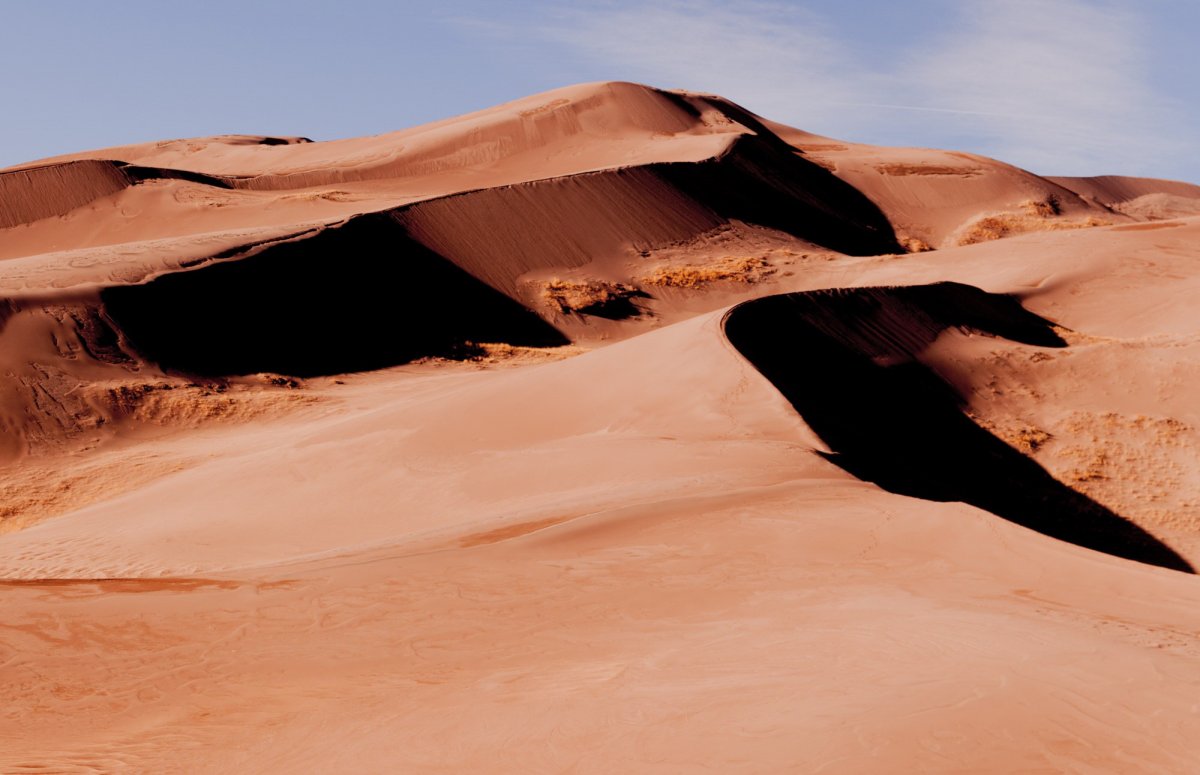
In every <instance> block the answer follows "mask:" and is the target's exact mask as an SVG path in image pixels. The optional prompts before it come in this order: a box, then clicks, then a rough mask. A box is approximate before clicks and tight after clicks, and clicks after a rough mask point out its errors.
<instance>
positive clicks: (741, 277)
mask: <svg viewBox="0 0 1200 775" xmlns="http://www.w3.org/2000/svg"><path fill="white" fill-rule="evenodd" d="M773 274H775V267H773V266H772V265H771V263H770V262H769V261H767V259H766V258H764V257H762V256H726V257H725V258H723V259H721V260H720V261H717V262H715V263H711V264H702V265H694V264H681V265H677V266H664V267H660V268H659V269H657V270H655V271H654V272H653V273H652V274H649V275H647V276H645V277H643V278H641V281H642V282H643V283H645V284H646V285H657V286H660V287H664V288H685V289H688V290H695V289H697V288H703V287H704V286H706V285H708V284H710V283H715V282H722V281H734V282H740V283H757V282H761V281H762V280H764V279H766V278H767V277H770V276H771V275H773Z"/></svg>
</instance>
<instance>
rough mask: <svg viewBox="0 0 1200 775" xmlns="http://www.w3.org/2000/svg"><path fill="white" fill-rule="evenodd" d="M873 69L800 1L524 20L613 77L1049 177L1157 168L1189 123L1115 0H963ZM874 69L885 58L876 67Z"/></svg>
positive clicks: (583, 9)
mask: <svg viewBox="0 0 1200 775" xmlns="http://www.w3.org/2000/svg"><path fill="white" fill-rule="evenodd" d="M948 7H950V8H953V11H952V12H950V13H948V14H946V15H945V16H944V17H940V18H938V19H936V20H931V21H936V23H931V24H930V30H929V33H928V34H926V35H922V36H921V37H920V38H919V40H906V39H905V38H903V36H897V38H896V41H895V42H893V43H890V44H889V48H888V50H887V51H886V52H885V54H886V56H885V57H882V58H876V59H875V62H876V63H875V64H869V63H867V62H866V61H865V60H864V59H863V58H862V57H859V56H856V52H857V51H858V50H859V49H858V48H857V41H855V40H854V39H853V38H852V37H849V36H848V35H847V34H846V33H844V32H843V33H841V34H839V33H838V32H837V31H836V29H843V30H844V29H845V25H844V21H845V20H844V19H842V20H841V21H843V25H842V27H840V28H835V27H834V25H833V24H832V21H833V20H832V19H828V18H825V17H822V16H821V15H818V14H816V13H815V12H813V11H811V10H806V9H805V8H804V7H800V6H797V5H796V4H795V3H790V4H786V5H785V4H781V3H776V2H751V3H738V4H736V6H735V5H732V4H723V3H717V2H714V1H713V0H695V1H694V2H687V3H683V2H666V3H663V2H634V1H631V0H626V1H625V2H607V3H584V4H583V5H581V6H576V7H575V8H574V9H572V10H565V11H558V12H552V13H548V14H547V15H546V16H545V17H543V19H542V21H540V22H537V23H533V24H527V25H522V30H523V33H524V34H528V33H529V32H530V30H532V32H533V34H534V35H535V36H537V37H538V38H540V39H541V40H543V41H550V42H552V43H555V44H557V45H558V46H559V47H561V48H562V49H564V50H565V51H566V52H568V53H569V55H570V56H573V57H574V58H576V59H577V60H583V61H588V62H591V63H592V64H593V65H595V66H597V67H604V68H606V70H605V71H606V72H611V73H613V75H614V76H616V77H622V78H630V79H633V80H641V81H645V82H649V83H653V84H655V85H662V86H674V87H683V88H692V89H699V90H705V91H713V92H717V93H720V94H722V95H724V96H726V97H729V98H730V99H733V100H736V101H738V102H741V103H742V104H744V105H746V106H747V107H749V108H751V109H752V110H755V111H757V112H759V113H762V114H764V115H766V116H768V117H770V118H775V119H778V120H782V121H786V122H789V123H793V124H795V125H797V126H800V127H802V128H806V129H811V130H813V131H818V132H822V133H826V134H831V135H835V136H837V135H840V136H843V137H845V138H846V139H866V140H871V141H875V142H892V143H921V144H926V145H951V146H957V147H962V148H966V149H969V150H975V151H978V152H982V153H987V154H990V155H994V156H997V157H1000V158H1002V159H1004V160H1006V161H1012V162H1015V163H1017V164H1021V165H1023V166H1027V167H1030V168H1033V169H1036V170H1039V171H1043V172H1050V173H1056V172H1061V173H1081V172H1084V171H1095V172H1110V171H1124V172H1133V171H1139V170H1140V171H1154V170H1161V169H1162V168H1163V166H1164V164H1166V161H1167V160H1168V159H1169V158H1172V156H1173V154H1175V153H1177V152H1178V151H1179V150H1180V149H1181V147H1182V145H1183V142H1182V140H1183V138H1182V134H1181V133H1182V132H1183V129H1182V128H1181V126H1184V124H1183V122H1181V121H1180V119H1179V116H1178V115H1177V111H1176V110H1175V109H1174V107H1173V106H1172V105H1171V103H1170V101H1169V100H1168V99H1166V98H1165V97H1164V96H1163V95H1161V94H1160V93H1159V92H1158V90H1157V89H1156V88H1155V86H1154V84H1153V83H1152V82H1151V79H1150V78H1149V76H1148V75H1147V72H1148V71H1147V67H1146V59H1147V49H1146V47H1147V42H1146V41H1147V37H1146V35H1145V23H1144V21H1143V20H1142V19H1141V18H1139V16H1138V15H1137V13H1136V11H1134V10H1131V6H1130V5H1129V4H1127V3H1120V4H1118V3H1116V2H1113V1H1112V0H961V1H960V2H957V3H955V4H954V5H953V6H948ZM879 61H884V62H886V63H887V64H884V65H880V64H878V62H879Z"/></svg>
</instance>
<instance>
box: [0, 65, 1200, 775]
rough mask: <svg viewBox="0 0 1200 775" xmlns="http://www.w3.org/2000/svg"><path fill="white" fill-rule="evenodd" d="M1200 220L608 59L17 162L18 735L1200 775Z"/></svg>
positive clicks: (1199, 195) (91, 756) (9, 195)
mask: <svg viewBox="0 0 1200 775" xmlns="http://www.w3.org/2000/svg"><path fill="white" fill-rule="evenodd" d="M1197 266H1200V188H1197V187H1195V186H1191V185H1189V184H1185V183H1177V182H1173V181H1163V180H1153V179H1145V178H1120V177H1113V176H1100V177H1095V178H1063V177H1044V176H1041V175H1038V174H1036V173H1035V172H1031V171H1027V170H1022V169H1019V168H1016V167H1013V166H1011V165H1008V164H1005V163H1003V162H1001V161H998V160H993V159H988V158H985V157H981V156H977V155H972V154H965V153H960V152H956V151H940V150H931V149H915V148H887V147H878V146H868V145H862V144H857V143H853V142H848V141H843V140H836V139H832V138H826V137H820V136H817V135H813V134H810V133H807V132H805V131H803V130H801V129H796V128H792V127H787V126H784V125H781V124H778V123H775V122H772V121H771V120H769V119H768V118H764V117H760V116H756V115H754V114H752V113H750V112H749V111H747V110H745V109H743V108H741V107H740V106H738V105H737V104H735V103H733V102H730V101H729V100H726V99H724V98H722V97H718V96H715V95H707V94H699V93H692V92H682V91H669V90H662V89H656V88H653V87H649V86H643V85H640V84H632V83H625V82H602V83H591V84H581V85H577V86H570V87H565V88H563V89H557V90H554V91H551V92H547V93H544V94H538V95H532V96H530V97H527V98H524V99H521V100H517V101H515V102H512V103H507V104H505V105H499V106H496V107H494V108H490V109H487V110H483V111H479V112H477V113H473V114H469V115H466V116H460V117H455V118H450V119H446V120H444V121H439V122H435V123H433V124H429V125H426V126H421V127H414V128H411V129H405V130H401V131H398V132H392V133H388V134H383V135H377V136H374V137H366V138H356V139H349V140H336V141H325V142H313V141H311V140H308V139H307V138H303V137H264V136H255V135H228V136H221V137H207V138H193V139H179V140H168V141H163V142H158V143H145V144H140V145H130V146H122V147H118V148H109V149H100V150H96V151H87V152H83V153H79V154H72V155H68V156H62V157H56V158H54V159H45V160H40V161H35V162H30V163H28V164H23V165H19V166H17V167H13V168H9V169H7V170H0V431H2V435H0V467H2V468H3V470H4V472H5V478H4V481H3V482H2V483H0V590H2V592H3V595H4V603H5V611H6V616H5V621H4V622H3V626H0V665H3V669H2V670H0V688H2V689H3V691H4V696H5V697H6V699H7V700H8V707H9V710H8V711H6V713H5V714H4V715H3V717H2V720H0V740H3V741H4V743H5V744H4V745H2V746H0V770H3V771H5V772H7V771H14V772H22V771H55V772H58V771H63V772H72V771H79V772H109V771H156V772H157V771H163V772H175V771H179V772H229V771H244V770H251V771H256V772H295V771H395V770H400V771H406V772H409V771H411V772H423V771H513V772H517V771H520V772H529V771H565V770H574V771H581V772H592V771H597V772H609V771H638V772H643V771H646V772H655V771H662V772H681V771H693V770H714V769H715V770H720V771H745V772H763V771H806V772H810V771H811V772H815V771H821V772H831V773H837V772H846V773H854V772H881V771H905V772H910V771H911V772H916V771H920V772H963V771H972V772H1014V771H1095V772H1106V771H1121V772H1145V773H1162V772H1181V773H1182V772H1189V771H1191V768H1193V767H1194V764H1195V751H1194V744H1193V742H1192V741H1194V740H1195V739H1197V737H1200V722H1197V719H1196V714H1195V712H1194V711H1195V708H1194V705H1195V701H1194V696H1193V695H1194V692H1192V691H1191V690H1190V687H1191V686H1193V685H1194V684H1195V682H1196V680H1198V679H1200V674H1198V672H1197V667H1196V665H1197V664H1198V663H1197V661H1196V656H1197V655H1198V654H1200V618H1198V616H1197V613H1196V612H1197V611H1200V605H1198V604H1200V587H1197V586H1196V580H1195V575H1194V573H1193V569H1194V567H1195V565H1196V562H1197V561H1198V560H1200V473H1198V472H1200V430H1198V427H1200V426H1198V423H1200V405H1198V404H1197V402H1196V395H1195V391H1194V390H1192V389H1191V386H1192V385H1194V384H1195V380H1196V379H1200V328H1198V326H1200V319H1197V316H1196V312H1195V310H1194V305H1193V304H1192V303H1191V299H1193V298H1194V297H1195V294H1196V293H1197V292H1200V273H1198V272H1197V271H1196V267H1197ZM1179 571H1183V572H1179ZM64 730H70V733H69V734H67V733H66V732H65V731H64Z"/></svg>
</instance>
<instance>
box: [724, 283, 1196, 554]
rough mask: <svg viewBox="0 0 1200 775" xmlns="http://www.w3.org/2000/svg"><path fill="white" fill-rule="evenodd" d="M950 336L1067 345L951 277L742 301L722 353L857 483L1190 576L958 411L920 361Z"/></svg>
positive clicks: (1011, 306)
mask: <svg viewBox="0 0 1200 775" xmlns="http://www.w3.org/2000/svg"><path fill="white" fill-rule="evenodd" d="M953 328H958V329H962V330H965V331H971V332H977V333H980V334H984V335H987V336H999V337H1003V338H1005V339H1010V340H1013V341H1016V342H1021V343H1023V344H1028V345H1033V346H1037V347H1065V346H1066V342H1065V341H1063V340H1062V338H1061V337H1059V336H1058V334H1056V333H1055V332H1054V330H1053V327H1052V324H1051V323H1050V322H1049V321H1047V320H1045V319H1044V318H1041V317H1039V316H1037V315H1034V314H1033V313H1031V312H1029V311H1027V310H1025V309H1024V308H1023V307H1022V306H1021V305H1020V303H1019V302H1018V301H1017V300H1016V299H1015V298H1013V297H1010V296H1003V295H996V294H989V293H985V292H984V291H982V290H980V289H978V288H974V287H972V286H968V285H962V284H959V283H952V282H945V283H937V284H935V285H924V286H912V287H898V288H853V289H836V290H825V291H813V292H808V293H789V294H783V295H778V296H772V297H768V298H764V299H759V300H755V301H750V302H746V303H744V304H741V305H739V306H737V307H735V308H733V309H732V310H730V312H729V313H728V315H727V316H726V318H725V332H726V335H727V336H728V337H729V339H730V341H731V342H732V343H733V344H734V346H735V347H737V349H738V350H739V351H740V352H741V353H742V355H743V356H745V357H746V359H747V360H749V361H750V362H751V363H752V364H754V366H755V367H756V368H757V369H758V370H759V371H760V372H761V373H762V374H763V375H764V376H765V377H766V378H767V379H769V380H770V381H771V382H772V383H773V384H774V385H775V386H776V387H777V388H778V389H779V390H780V391H781V392H782V393H783V394H784V396H786V397H787V399H788V401H790V402H791V404H792V406H794V407H795V408H796V411H798V412H799V413H800V414H801V416H803V418H804V420H805V422H807V423H808V425H809V426H810V427H812V429H813V430H814V431H815V432H816V433H817V434H818V435H819V436H820V437H821V439H822V440H823V441H824V442H825V443H826V444H828V445H829V448H830V449H831V450H833V451H832V453H822V455H823V456H824V457H826V458H827V459H829V460H830V461H832V462H833V463H836V464H837V465H838V466H840V467H842V468H843V469H845V470H846V471H848V472H849V473H851V474H853V475H855V476H857V477H859V478H860V479H864V480H866V481H871V482H874V483H876V484H878V485H879V486H880V487H882V488H884V489H885V490H888V491H890V492H894V493H898V494H901V495H908V496H912V497H917V498H924V499H927V500H934V501H962V502H964V503H969V504H971V505H973V506H976V507H978V508H981V509H984V510H986V511H990V512H991V513H993V514H996V515H997V516H1000V517H1003V518H1005V519H1007V520H1010V521H1012V522H1015V523H1017V524H1019V525H1023V526H1025V527H1028V528H1031V529H1033V530H1037V531H1038V532H1040V533H1043V534H1045V535H1048V536H1052V537H1054V538H1058V539H1060V540H1063V541H1069V542H1071V543H1073V544H1077V545H1079V546H1084V547H1087V548H1089V549H1094V550H1096V551H1101V552H1106V553H1108V554H1112V555H1116V556H1118V557H1125V558H1127V559H1131V560H1137V561H1139V562H1145V563H1150V564H1153V565H1160V566H1162V567H1165V568H1173V569H1175V570H1180V571H1186V572H1193V569H1192V567H1191V566H1190V565H1189V564H1188V563H1187V562H1186V561H1185V560H1184V559H1183V558H1182V557H1180V556H1179V555H1178V554H1176V553H1175V552H1174V551H1173V550H1172V549H1170V548H1169V547H1167V546H1166V545H1164V544H1163V543H1161V542H1160V541H1158V540H1157V539H1156V538H1154V537H1153V536H1151V535H1150V534H1149V533H1147V532H1146V531H1145V530H1143V529H1141V528H1140V527H1138V526H1137V525H1134V524H1133V523H1132V522H1130V521H1128V520H1126V519H1125V518H1123V517H1121V516H1120V515H1118V514H1115V513H1113V512H1112V511H1110V510H1109V509H1107V508H1105V507H1104V506H1102V505H1101V504H1099V503H1096V502H1095V501H1093V500H1092V499H1090V498H1088V497H1087V496H1085V495H1082V494H1080V493H1078V492H1076V491H1075V490H1072V489H1071V488H1069V487H1067V486H1066V485H1064V484H1062V483H1061V482H1059V481H1058V480H1056V479H1054V478H1053V477H1052V476H1051V475H1050V474H1049V473H1047V472H1046V470H1045V469H1043V468H1042V467H1041V466H1039V465H1038V464H1037V463H1036V462H1034V461H1033V460H1031V459H1030V458H1028V457H1026V456H1025V455H1023V454H1021V453H1020V452H1018V451H1017V450H1015V449H1013V448H1012V447H1010V446H1008V445H1007V444H1005V443H1004V442H1003V441H1001V440H1000V439H999V438H997V437H996V436H994V435H992V434H991V433H989V432H988V431H986V430H984V429H983V428H981V427H979V425H977V424H976V423H975V422H973V421H972V420H971V419H970V418H969V417H968V416H967V415H966V414H965V413H964V412H963V411H962V400H961V398H960V396H959V395H957V394H956V393H955V391H954V390H953V389H952V388H951V387H950V386H949V385H948V384H947V383H946V382H945V381H944V380H943V379H942V378H941V377H939V376H938V374H937V373H936V372H935V371H934V370H933V369H931V368H930V367H928V366H926V365H924V364H923V363H921V361H920V359H919V357H920V354H921V352H922V351H923V350H925V349H926V348H927V347H928V346H929V345H930V344H932V343H933V341H934V340H935V339H936V338H937V337H938V336H939V335H940V334H941V333H942V332H943V331H946V330H947V329H953Z"/></svg>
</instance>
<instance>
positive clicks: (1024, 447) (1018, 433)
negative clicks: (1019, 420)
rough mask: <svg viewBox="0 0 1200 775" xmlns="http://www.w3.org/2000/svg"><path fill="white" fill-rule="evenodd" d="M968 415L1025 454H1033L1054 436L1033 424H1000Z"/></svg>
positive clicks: (971, 414)
mask: <svg viewBox="0 0 1200 775" xmlns="http://www.w3.org/2000/svg"><path fill="white" fill-rule="evenodd" d="M969 416H970V417H971V419H972V420H974V421H975V422H976V423H977V424H978V425H979V426H980V427H981V428H983V429H984V430H986V431H988V432H989V433H991V434H992V435H993V436H995V437H996V438H998V439H1000V440H1001V441H1003V442H1004V443H1005V444H1007V445H1009V446H1010V447H1013V448H1014V449H1018V450H1020V451H1021V452H1024V453H1025V454H1026V455H1032V454H1034V453H1035V452H1037V451H1038V450H1040V449H1041V448H1042V447H1044V446H1045V445H1046V443H1047V442H1048V441H1050V440H1051V439H1053V438H1054V436H1052V435H1051V434H1049V433H1047V432H1046V431H1044V430H1042V429H1041V428H1038V427H1037V426H1035V425H1027V424H1016V425H1000V424H997V423H994V422H991V421H989V420H987V419H986V418H983V417H980V416H978V415H975V414H973V413H969Z"/></svg>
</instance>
